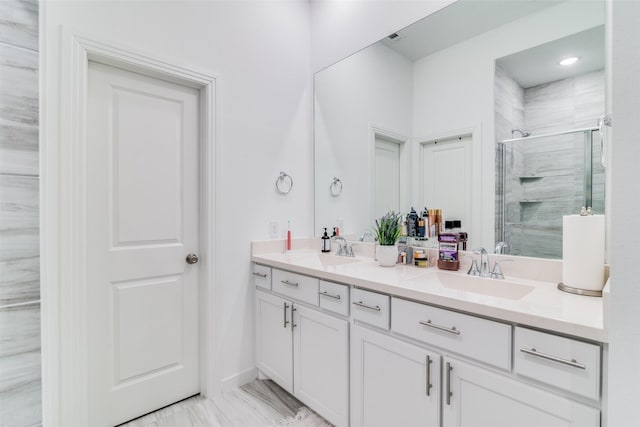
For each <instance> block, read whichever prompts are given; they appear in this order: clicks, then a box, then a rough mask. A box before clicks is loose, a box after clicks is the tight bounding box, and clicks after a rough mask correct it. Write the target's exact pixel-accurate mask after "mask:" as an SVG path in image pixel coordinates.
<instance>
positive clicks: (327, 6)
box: [310, 0, 455, 72]
mask: <svg viewBox="0 0 640 427" xmlns="http://www.w3.org/2000/svg"><path fill="white" fill-rule="evenodd" d="M454 1H455V0H358V1H350V0H310V4H311V52H312V56H311V67H312V70H313V71H314V72H316V71H319V70H321V69H323V68H325V67H328V66H329V65H331V64H334V63H336V62H337V61H339V60H341V59H343V58H346V57H347V56H349V55H351V54H353V53H354V52H357V51H358V50H360V49H362V48H364V47H366V46H369V45H371V44H373V43H375V42H377V41H378V40H380V39H383V38H384V37H386V36H388V35H389V34H391V33H394V32H396V31H398V30H400V29H402V28H404V27H406V26H407V25H410V24H412V23H414V22H416V21H418V20H420V19H422V18H424V17H425V16H427V15H430V14H432V13H433V12H435V11H437V10H440V9H442V8H443V7H445V6H447V5H449V4H451V3H453V2H454Z"/></svg>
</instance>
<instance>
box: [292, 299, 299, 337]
mask: <svg viewBox="0 0 640 427" xmlns="http://www.w3.org/2000/svg"><path fill="white" fill-rule="evenodd" d="M295 311H298V309H297V308H295V307H294V305H293V304H291V332H293V328H295V327H296V326H298V325H296V324H295V323H294V319H293V312H295Z"/></svg>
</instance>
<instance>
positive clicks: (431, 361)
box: [426, 355, 433, 396]
mask: <svg viewBox="0 0 640 427" xmlns="http://www.w3.org/2000/svg"><path fill="white" fill-rule="evenodd" d="M432 363H433V360H431V356H429V355H427V360H426V365H427V366H426V367H427V396H431V387H433V384H431V364H432Z"/></svg>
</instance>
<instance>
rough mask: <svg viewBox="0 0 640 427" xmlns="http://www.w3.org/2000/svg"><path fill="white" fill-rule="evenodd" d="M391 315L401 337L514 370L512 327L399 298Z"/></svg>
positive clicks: (392, 307)
mask: <svg viewBox="0 0 640 427" xmlns="http://www.w3.org/2000/svg"><path fill="white" fill-rule="evenodd" d="M391 313H392V314H391V330H392V331H394V332H397V333H398V334H402V335H406V336H408V337H410V338H413V339H416V340H418V341H422V342H424V343H427V344H431V345H434V346H437V347H441V348H443V349H445V350H448V351H451V352H455V353H459V354H462V355H465V356H467V357H469V358H472V359H476V360H479V361H481V362H484V363H487V364H489V365H493V366H496V367H498V368H502V369H506V370H509V369H511V325H505V324H504V323H499V322H494V321H491V320H486V319H481V318H478V317H474V316H468V315H466V314H461V313H456V312H453V311H449V310H443V309H440V308H436V307H432V306H429V305H425V304H419V303H416V302H411V301H406V300H403V299H398V298H392V302H391Z"/></svg>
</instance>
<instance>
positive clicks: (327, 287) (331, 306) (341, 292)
mask: <svg viewBox="0 0 640 427" xmlns="http://www.w3.org/2000/svg"><path fill="white" fill-rule="evenodd" d="M318 295H320V307H322V308H324V309H325V310H329V311H333V312H334V313H338V314H341V315H343V316H348V315H349V287H348V286H347V285H341V284H338V283H333V282H327V281H326V280H320V292H319V294H318Z"/></svg>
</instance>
